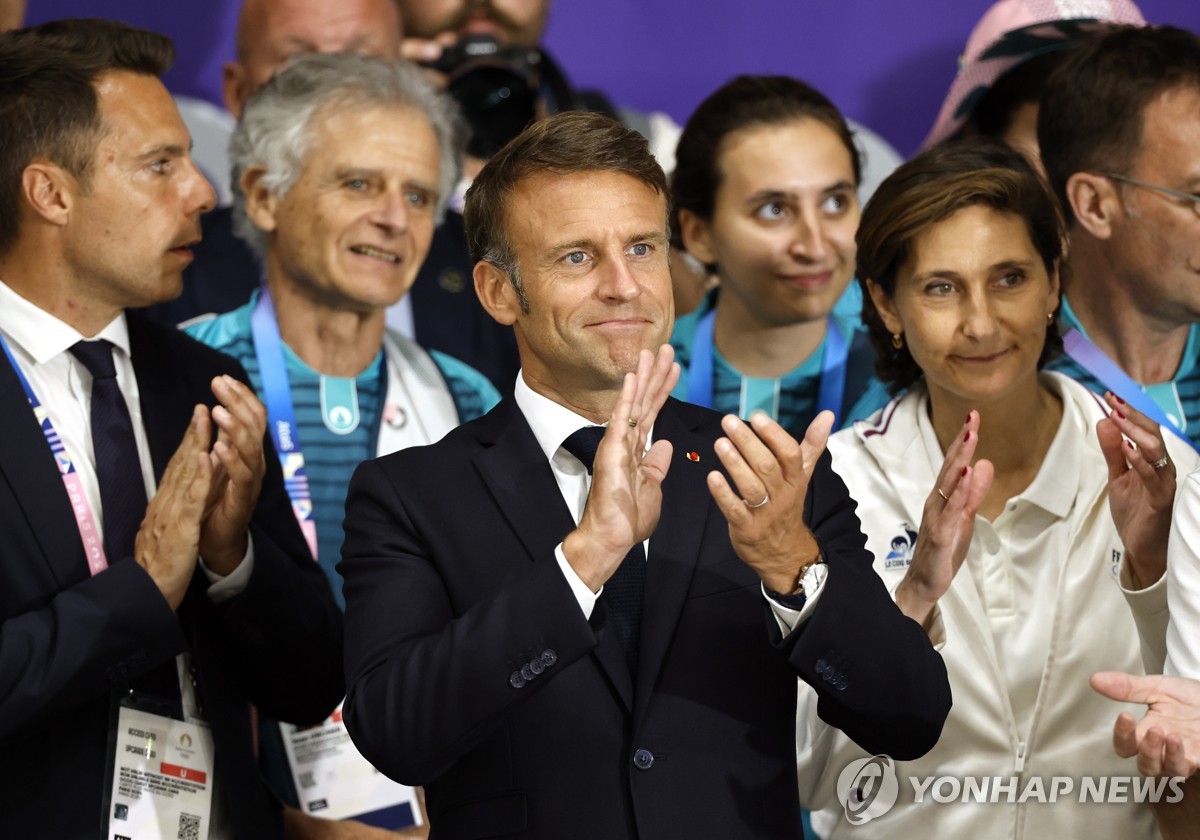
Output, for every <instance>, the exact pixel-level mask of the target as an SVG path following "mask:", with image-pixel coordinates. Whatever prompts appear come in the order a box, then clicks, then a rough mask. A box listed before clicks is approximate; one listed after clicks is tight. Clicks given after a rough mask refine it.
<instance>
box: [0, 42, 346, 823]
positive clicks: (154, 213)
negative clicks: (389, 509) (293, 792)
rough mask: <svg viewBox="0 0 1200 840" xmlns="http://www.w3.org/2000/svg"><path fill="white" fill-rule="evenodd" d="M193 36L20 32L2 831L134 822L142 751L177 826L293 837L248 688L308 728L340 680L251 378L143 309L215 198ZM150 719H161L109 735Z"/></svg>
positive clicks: (4, 471)
mask: <svg viewBox="0 0 1200 840" xmlns="http://www.w3.org/2000/svg"><path fill="white" fill-rule="evenodd" d="M173 52H174V51H173V48H172V46H171V43H170V41H168V40H167V39H166V38H164V37H163V36H161V35H157V34H155V33H151V32H146V31H144V30H137V29H133V28H131V27H128V26H125V25H123V24H119V23H116V22H113V21H101V20H74V21H59V22H55V23H49V24H45V25H43V26H40V27H37V28H34V29H27V30H17V31H13V32H8V33H5V34H4V35H2V36H0V345H2V346H3V350H4V358H3V359H0V410H2V411H3V414H4V417H5V422H4V431H3V434H0V755H3V756H4V760H3V761H2V762H0V836H2V837H6V838H7V837H54V838H84V837H86V838H95V837H97V836H100V835H103V836H105V837H108V836H110V834H111V833H112V832H110V822H111V824H112V826H114V827H115V833H116V834H117V835H122V834H125V833H126V832H125V831H124V830H122V827H121V826H122V823H126V824H132V823H130V820H131V819H132V817H131V813H130V812H131V811H137V812H138V813H141V811H139V810H138V808H137V803H136V802H134V803H124V802H116V794H112V795H113V802H112V803H110V804H109V805H107V806H106V805H105V803H106V802H108V800H109V796H110V793H112V791H113V789H114V786H113V782H112V781H111V779H113V778H114V777H115V778H117V779H122V780H124V779H126V778H127V777H126V775H125V774H124V773H122V768H126V770H129V764H128V762H129V761H131V760H132V759H131V758H130V757H129V756H130V755H131V754H132V753H133V752H137V751H140V752H141V753H143V754H144V756H145V758H147V759H156V760H155V761H153V762H150V763H149V764H148V765H147V766H150V765H153V768H154V772H155V774H156V776H155V777H156V778H159V777H161V778H162V779H164V780H165V779H166V777H167V776H169V775H170V776H171V777H172V778H175V779H178V780H179V783H178V784H176V787H177V788H179V790H180V791H182V792H181V793H180V796H181V797H187V799H186V801H187V802H189V803H191V802H193V801H195V802H196V803H197V804H199V805H202V806H203V808H202V809H200V810H197V809H193V808H191V807H190V805H189V807H188V808H187V809H186V811H187V813H184V814H181V815H179V816H178V820H179V832H180V836H183V832H184V830H185V828H188V829H189V830H190V828H196V829H197V830H199V831H201V833H202V834H204V835H206V836H207V837H209V838H210V840H230V838H247V839H248V838H254V840H259V838H276V837H282V825H281V822H280V818H279V806H278V804H277V803H273V802H272V801H271V800H270V798H269V797H268V796H267V794H266V793H265V789H264V788H263V786H262V784H261V782H260V780H259V777H258V773H257V767H256V764H255V759H254V755H253V742H252V737H251V726H250V719H251V707H250V704H251V703H254V704H256V705H257V706H258V707H259V708H260V709H262V710H263V712H264V713H265V714H269V715H271V716H273V717H278V718H280V719H284V720H293V721H296V722H297V723H313V722H317V721H319V720H321V719H322V718H323V717H324V716H325V715H326V714H328V712H329V711H330V710H331V709H332V708H333V706H334V705H335V704H336V703H337V701H338V699H339V698H340V696H341V690H342V685H341V679H340V676H341V675H340V665H341V660H340V647H341V622H340V615H339V612H338V609H337V606H336V605H335V603H334V601H333V597H332V593H331V592H330V590H329V586H328V583H327V582H326V579H325V576H324V575H323V574H322V572H321V571H320V569H319V568H317V566H316V564H314V563H313V562H312V560H311V558H310V557H309V556H308V552H307V549H306V547H305V545H304V541H303V538H302V537H301V535H300V532H299V529H298V527H297V526H296V523H295V520H294V518H293V517H292V515H291V510H290V506H289V503H288V501H287V496H286V494H285V493H284V490H283V483H282V477H281V474H280V471H279V467H278V463H277V458H276V457H275V455H274V453H273V452H272V451H271V450H270V444H269V442H267V441H265V440H264V431H265V422H266V421H265V412H264V411H263V408H262V406H261V405H260V404H259V403H258V401H257V400H256V399H255V398H254V395H253V392H252V391H251V390H250V389H249V387H248V386H247V384H246V381H245V380H246V377H245V373H244V371H242V370H241V368H240V367H239V366H238V365H237V364H236V363H235V362H234V361H233V360H232V359H229V358H228V357H225V356H222V355H221V354H220V353H217V352H215V351H212V350H210V349H208V348H206V347H204V346H203V345H201V344H199V343H197V342H195V341H193V340H192V339H190V338H188V337H187V336H184V335H183V334H181V333H178V332H176V331H174V330H169V329H165V328H162V327H158V326H155V325H153V324H150V323H148V322H147V321H145V320H143V319H140V318H138V317H136V316H134V315H127V314H126V312H125V309H126V308H127V307H137V306H145V305H147V304H150V303H155V302H158V301H161V300H165V299H167V298H169V297H170V296H171V295H174V294H178V292H179V288H180V282H181V281H180V272H181V271H182V269H183V267H184V266H185V265H186V264H187V263H188V262H189V261H190V259H191V246H192V245H193V244H194V243H195V242H196V241H197V240H198V239H199V229H200V226H199V220H200V214H201V213H202V212H203V211H204V210H205V209H207V208H208V207H210V206H211V205H212V202H213V192H212V188H211V187H210V186H209V185H208V183H207V182H206V181H205V180H204V179H203V177H202V176H201V175H200V173H199V171H198V170H197V169H196V167H195V165H194V164H193V163H192V160H191V158H190V157H189V155H188V148H189V145H190V140H189V137H188V133H187V129H186V128H185V126H184V124H183V122H182V120H181V119H180V117H179V113H178V111H177V110H176V109H175V105H174V103H173V102H172V100H171V97H170V95H169V94H168V93H167V90H166V88H165V87H163V85H162V82H160V81H159V79H158V76H159V75H160V74H161V73H163V72H164V71H165V70H166V69H167V67H168V66H169V64H170V62H171V60H172V58H173ZM134 698H137V702H138V704H139V707H138V708H137V709H133V708H132V706H130V705H129V704H130V703H132V702H133V699H134ZM143 703H144V704H146V706H145V707H143V706H142V705H141V704H143ZM150 704H153V706H154V709H155V711H154V712H153V717H151V716H150V714H151V713H150V712H149V711H148V707H149V705H150ZM135 714H136V715H137V719H138V720H143V719H145V720H154V721H156V724H155V726H154V727H153V728H152V729H149V730H146V731H141V730H138V734H136V735H135V736H134V737H136V738H140V739H141V744H142V746H140V747H137V746H134V745H130V749H129V750H120V749H114V748H113V747H112V746H110V739H112V740H111V743H113V744H115V743H117V742H119V741H121V740H122V739H125V738H126V736H127V735H129V734H132V733H131V732H130V730H131V729H133V728H134V727H130V726H126V725H124V724H120V723H118V722H119V721H125V720H127V719H134V718H133V717H132V716H133V715H135ZM127 716H129V717H127ZM158 723H161V724H162V725H163V727H166V728H164V729H161V730H159V729H158ZM177 726H178V728H179V730H180V731H182V733H183V734H181V735H179V737H178V738H177V739H174V740H172V739H169V738H165V737H162V736H163V734H164V733H166V732H174V731H176V730H175V729H174V728H173V727H177ZM193 732H194V733H195V734H192V733H193ZM148 733H149V734H148ZM208 739H211V756H212V757H211V759H207V758H204V756H205V754H206V751H208V750H209V746H208V745H207V742H208ZM202 742H205V743H203V744H202ZM173 750H175V751H178V754H179V755H181V756H185V757H186V760H184V761H183V763H179V764H171V763H170V762H172V761H174V759H173V758H170V757H171V756H174V755H175V754H176V752H172V751H173ZM160 762H161V766H160ZM130 772H131V774H132V771H130ZM172 774H173V775H172ZM135 776H136V774H132V775H130V776H129V777H128V778H134V777H135ZM130 784H131V785H133V784H135V783H134V782H130ZM163 784H164V785H168V786H169V785H171V784H172V782H170V781H163ZM184 788H190V791H191V792H190V793H189V792H188V791H186V790H183V789H184ZM197 790H204V791H206V792H205V793H203V794H197V793H196V791H197ZM135 792H136V791H135ZM194 794H195V795H194ZM152 798H153V797H152V794H151V790H150V787H149V785H147V786H146V788H145V789H144V790H141V792H140V794H139V795H137V796H133V799H135V800H136V799H142V800H149V799H152ZM160 828H162V830H163V831H166V828H165V827H163V826H160ZM174 831H175V827H174V826H171V833H172V836H173V835H174ZM128 833H129V834H140V832H136V831H133V830H129V831H128Z"/></svg>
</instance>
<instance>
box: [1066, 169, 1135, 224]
mask: <svg viewBox="0 0 1200 840" xmlns="http://www.w3.org/2000/svg"><path fill="white" fill-rule="evenodd" d="M1067 201H1069V202H1070V203H1071V212H1072V213H1074V214H1075V219H1076V221H1078V223H1079V226H1080V227H1082V228H1083V229H1084V230H1086V231H1087V232H1088V233H1089V234H1091V235H1092V236H1093V237H1095V238H1096V239H1108V238H1109V237H1111V236H1112V234H1113V220H1114V219H1115V217H1116V216H1118V215H1120V214H1121V213H1122V212H1123V211H1124V205H1123V204H1122V202H1121V195H1120V193H1119V192H1118V190H1117V185H1116V184H1115V183H1113V181H1112V179H1110V178H1105V177H1104V176H1103V175H1098V174H1096V173H1095V172H1076V173H1075V174H1074V175H1072V176H1071V177H1070V178H1068V179H1067Z"/></svg>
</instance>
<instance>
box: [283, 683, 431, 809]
mask: <svg viewBox="0 0 1200 840" xmlns="http://www.w3.org/2000/svg"><path fill="white" fill-rule="evenodd" d="M279 728H280V730H281V731H282V732H283V746H284V749H285V750H286V751H287V757H288V765H289V767H290V768H291V771H292V780H293V781H294V782H295V783H296V794H297V795H298V796H299V798H300V807H301V809H302V810H304V811H305V812H306V813H309V814H311V815H312V816H314V817H323V818H326V819H331V820H344V819H355V820H358V821H360V822H364V823H367V824H369V825H374V826H378V827H379V828H387V829H399V828H408V827H409V826H414V825H421V809H420V807H419V805H418V803H417V792H416V790H415V789H414V788H410V787H408V786H406V785H402V784H398V783H397V782H393V781H392V780H391V779H389V778H388V777H387V776H385V775H383V774H382V773H380V772H379V771H378V770H376V769H375V768H374V767H372V766H371V763H370V762H369V761H367V760H366V759H365V758H363V757H362V755H361V754H360V753H359V752H358V750H357V749H355V747H354V742H353V741H351V740H350V733H349V732H347V731H346V725H345V724H344V723H343V722H342V705H341V704H340V703H339V704H338V707H337V708H336V709H335V710H334V712H333V714H332V715H330V716H329V718H328V719H326V720H325V722H324V723H321V724H319V725H317V726H312V727H309V728H307V729H297V728H296V727H295V726H292V725H291V724H288V723H280V724H279Z"/></svg>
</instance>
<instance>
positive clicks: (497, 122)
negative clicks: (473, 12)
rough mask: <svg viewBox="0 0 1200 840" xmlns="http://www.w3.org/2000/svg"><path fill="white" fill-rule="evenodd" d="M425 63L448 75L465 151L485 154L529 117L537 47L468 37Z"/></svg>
mask: <svg viewBox="0 0 1200 840" xmlns="http://www.w3.org/2000/svg"><path fill="white" fill-rule="evenodd" d="M426 66H428V67H430V68H432V69H434V70H437V71H439V72H441V73H445V74H446V77H447V78H448V79H449V83H448V85H447V92H448V93H449V94H450V95H451V96H452V97H454V99H455V101H457V102H458V104H459V106H460V107H461V108H462V111H463V117H465V118H466V121H467V126H468V127H469V128H470V131H471V138H470V140H469V141H468V142H467V153H468V154H470V155H473V156H474V157H478V158H485V159H486V158H490V157H491V156H492V155H494V154H495V153H496V152H498V151H500V149H501V148H502V147H503V146H504V144H505V143H507V142H508V141H509V140H511V139H512V138H514V137H516V136H517V135H518V134H520V133H521V131H522V130H524V128H525V126H527V125H529V123H530V122H532V121H533V119H534V116H535V113H534V111H535V108H536V107H537V99H538V86H539V85H540V83H541V66H542V54H541V52H540V51H539V50H537V49H533V48H528V47H506V46H503V45H502V44H500V43H499V42H498V41H497V40H496V39H495V38H493V37H492V36H490V35H469V36H467V37H466V38H463V39H462V40H461V41H459V42H458V43H456V44H453V45H451V46H449V47H447V48H446V50H445V51H444V52H443V53H442V55H441V57H440V58H439V59H438V60H437V61H434V62H431V63H429V64H427V65H426Z"/></svg>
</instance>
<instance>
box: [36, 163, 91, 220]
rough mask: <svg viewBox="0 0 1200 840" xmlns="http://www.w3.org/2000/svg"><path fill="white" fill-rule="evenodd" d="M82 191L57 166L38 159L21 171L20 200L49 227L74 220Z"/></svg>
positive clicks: (76, 183)
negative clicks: (72, 215)
mask: <svg viewBox="0 0 1200 840" xmlns="http://www.w3.org/2000/svg"><path fill="white" fill-rule="evenodd" d="M80 192H81V190H80V187H79V181H78V179H77V178H76V177H75V176H74V175H72V174H71V173H70V172H67V171H66V170H65V169H63V168H62V167H61V166H59V165H58V164H55V163H50V162H49V161H44V160H37V161H34V162H33V163H31V164H29V165H28V166H26V167H25V169H24V171H22V172H21V197H22V198H24V199H25V203H26V205H28V208H29V210H30V211H31V212H33V213H34V214H35V215H37V216H38V217H39V218H41V219H44V220H45V221H47V222H49V223H50V224H53V225H59V226H65V225H66V224H67V223H68V222H69V221H70V220H71V210H72V209H74V207H75V198H76V196H78V195H79V193H80Z"/></svg>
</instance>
